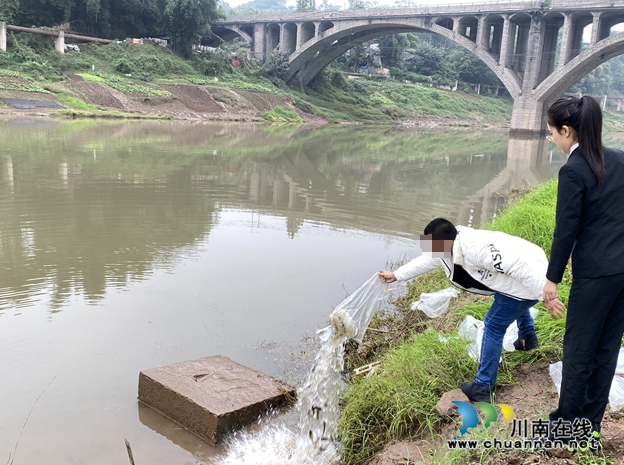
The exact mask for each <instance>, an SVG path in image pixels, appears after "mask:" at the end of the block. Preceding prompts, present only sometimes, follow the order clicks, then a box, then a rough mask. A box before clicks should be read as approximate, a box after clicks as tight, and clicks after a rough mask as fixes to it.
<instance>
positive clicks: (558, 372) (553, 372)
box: [548, 362, 563, 395]
mask: <svg viewBox="0 0 624 465" xmlns="http://www.w3.org/2000/svg"><path fill="white" fill-rule="evenodd" d="M548 372H549V373H550V379H552V380H553V383H555V388H557V394H558V395H561V379H562V378H563V362H557V363H552V364H551V365H550V366H549V367H548Z"/></svg>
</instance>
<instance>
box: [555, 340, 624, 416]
mask: <svg viewBox="0 0 624 465" xmlns="http://www.w3.org/2000/svg"><path fill="white" fill-rule="evenodd" d="M548 371H549V372H550V378H551V379H552V380H553V383H554V384H555V388H557V394H559V395H561V380H562V379H563V362H557V363H553V364H552V365H550V366H549V367H548ZM619 374H624V349H620V353H619V355H618V364H617V368H616V370H615V376H614V377H613V382H612V383H611V390H610V391H609V405H610V406H611V409H613V410H620V409H622V408H624V378H622V377H621V376H619Z"/></svg>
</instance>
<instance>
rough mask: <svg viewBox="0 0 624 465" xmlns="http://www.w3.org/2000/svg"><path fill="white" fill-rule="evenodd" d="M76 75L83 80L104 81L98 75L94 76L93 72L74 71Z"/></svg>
mask: <svg viewBox="0 0 624 465" xmlns="http://www.w3.org/2000/svg"><path fill="white" fill-rule="evenodd" d="M76 76H80V77H81V78H83V79H84V80H85V81H95V82H104V79H103V78H101V77H100V76H95V75H93V74H87V73H76Z"/></svg>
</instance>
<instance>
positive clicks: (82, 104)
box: [0, 33, 513, 127]
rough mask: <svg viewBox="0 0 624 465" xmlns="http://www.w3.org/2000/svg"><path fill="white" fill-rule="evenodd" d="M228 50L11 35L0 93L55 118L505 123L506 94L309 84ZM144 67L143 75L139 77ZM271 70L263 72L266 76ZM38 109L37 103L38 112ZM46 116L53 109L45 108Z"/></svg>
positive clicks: (0, 61) (369, 82)
mask: <svg viewBox="0 0 624 465" xmlns="http://www.w3.org/2000/svg"><path fill="white" fill-rule="evenodd" d="M230 57H231V55H230V52H229V51H225V50H224V51H223V52H221V53H206V54H204V55H202V56H199V57H196V58H194V59H191V60H184V59H182V58H180V57H178V56H176V55H174V54H173V53H172V52H171V51H170V50H168V49H166V48H164V47H161V46H155V45H140V44H127V43H124V44H116V43H115V44H110V45H96V44H90V45H81V52H80V53H77V52H73V51H69V52H67V53H66V54H64V55H60V54H59V53H57V52H56V51H54V50H53V49H52V48H51V47H50V44H49V43H48V42H47V41H45V40H42V39H40V38H37V37H35V36H32V35H28V34H19V33H18V34H14V33H10V34H9V40H8V50H7V52H6V53H1V52H0V98H3V97H4V98H21V99H33V100H48V101H54V102H56V103H58V104H60V105H61V106H63V107H65V108H66V109H68V110H70V111H66V112H58V113H56V114H57V115H60V116H71V117H80V116H90V117H92V116H97V115H101V116H109V117H115V115H112V114H111V115H108V113H111V112H113V111H116V112H117V115H116V116H117V117H118V116H119V112H122V113H127V114H130V115H135V116H134V117H136V114H142V113H148V114H151V115H169V116H172V117H176V118H186V119H215V120H235V121H240V120H245V121H253V120H258V121H268V122H279V123H281V122H289V123H291V122H292V123H301V122H302V121H304V120H305V121H308V122H351V121H353V122H363V123H369V124H373V123H375V124H377V123H385V124H391V123H394V122H410V123H413V124H422V123H429V124H433V125H443V126H474V125H477V126H497V127H500V126H506V125H507V124H508V121H509V118H510V116H511V108H512V104H513V102H512V100H511V99H510V98H503V97H496V96H493V95H481V96H479V95H476V94H475V93H474V92H469V93H466V92H463V91H461V90H460V91H457V92H451V91H445V90H439V89H435V88H430V87H423V86H420V85H413V84H407V83H401V82H397V81H394V80H391V79H376V78H370V79H364V80H349V79H346V78H345V76H344V75H343V74H341V73H340V72H338V71H335V70H329V69H328V70H326V71H324V72H322V73H321V74H319V76H318V77H317V79H315V80H314V81H313V82H312V83H311V84H310V86H308V87H300V86H288V85H286V83H285V82H284V81H282V80H280V79H279V78H277V77H275V76H273V77H271V71H270V69H268V68H267V66H269V67H270V65H262V66H261V65H260V64H258V63H256V62H255V61H254V60H246V59H244V58H243V59H242V60H241V61H242V65H241V66H237V67H234V66H232V64H231V61H230ZM143 73H147V74H148V76H149V82H145V81H141V80H140V77H141V76H142V75H143ZM267 76H268V77H270V79H269V78H268V77H267ZM38 111H39V112H41V111H42V110H41V109H38ZM51 113H52V114H54V113H53V112H51Z"/></svg>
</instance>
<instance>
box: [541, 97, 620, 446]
mask: <svg viewBox="0 0 624 465" xmlns="http://www.w3.org/2000/svg"><path fill="white" fill-rule="evenodd" d="M548 131H549V132H550V137H549V139H550V140H552V141H553V142H555V143H556V144H557V146H558V147H559V148H560V149H561V150H562V151H563V152H564V153H569V154H570V158H569V159H568V161H567V163H566V164H565V165H563V166H562V167H561V170H560V171H559V187H558V192H557V215H556V227H555V233H554V237H553V243H552V249H551V254H550V263H549V266H548V272H547V273H546V277H547V281H546V285H545V286H544V292H543V296H544V301H550V300H551V299H554V298H556V297H557V284H558V283H560V282H561V279H562V277H563V273H564V271H565V268H566V265H567V263H568V259H569V258H570V254H572V277H573V278H572V288H571V290H570V298H569V301H568V313H567V320H566V329H565V337H564V340H563V380H562V384H561V393H560V397H559V406H558V408H557V409H556V410H554V411H553V412H552V413H551V414H550V422H551V429H555V428H557V429H558V431H551V437H552V435H553V433H555V437H556V436H557V435H559V437H560V438H562V439H564V441H565V440H566V439H567V438H570V437H575V436H577V439H578V434H576V433H579V431H580V432H583V434H581V436H586V435H588V434H591V433H593V432H594V431H596V432H598V433H599V432H600V422H601V421H602V417H603V414H604V411H605V408H606V405H607V401H608V398H609V390H610V388H611V382H612V380H613V375H614V373H615V368H616V364H617V357H618V351H619V348H620V345H621V343H622V335H623V333H624V152H622V151H621V150H616V149H609V148H607V147H603V146H602V111H601V109H600V105H599V104H598V102H597V101H596V99H595V98H593V97H590V96H584V97H581V98H575V97H573V98H565V99H559V100H557V101H556V102H555V103H553V104H552V105H551V107H550V108H549V110H548ZM568 425H569V426H570V427H571V428H568V427H567V426H568ZM590 425H591V428H589V426H590ZM562 432H563V433H569V434H563V435H562V434H561V433H562ZM573 432H574V433H575V434H572V433H573ZM557 433H558V434H557Z"/></svg>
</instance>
